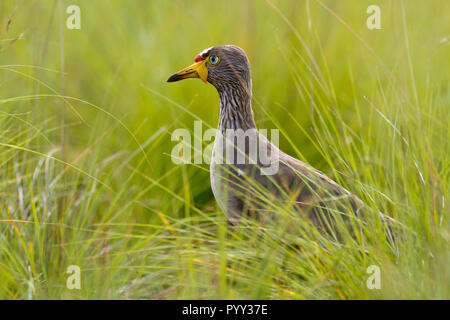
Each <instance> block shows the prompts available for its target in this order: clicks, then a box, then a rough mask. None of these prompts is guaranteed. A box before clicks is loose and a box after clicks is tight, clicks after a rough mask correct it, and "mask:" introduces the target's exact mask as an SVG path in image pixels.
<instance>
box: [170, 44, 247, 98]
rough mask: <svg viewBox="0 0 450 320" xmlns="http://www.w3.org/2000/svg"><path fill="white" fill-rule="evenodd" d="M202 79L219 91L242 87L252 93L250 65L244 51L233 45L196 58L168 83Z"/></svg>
mask: <svg viewBox="0 0 450 320" xmlns="http://www.w3.org/2000/svg"><path fill="white" fill-rule="evenodd" d="M187 78H200V79H201V80H202V81H203V82H204V83H208V82H209V83H211V84H212V85H213V86H215V87H216V88H217V90H219V92H220V91H221V90H224V89H225V88H227V87H229V86H234V87H236V86H240V87H243V88H245V90H247V91H251V74H250V63H249V61H248V58H247V55H246V54H245V52H244V50H242V49H241V48H239V47H236V46H232V45H225V46H216V47H211V48H208V49H206V50H204V51H202V52H201V53H199V54H198V55H197V56H196V57H195V63H194V64H193V65H191V66H189V67H187V68H185V69H183V70H181V71H178V72H177V73H175V74H173V75H172V76H170V78H169V79H168V80H167V82H174V81H179V80H182V79H187Z"/></svg>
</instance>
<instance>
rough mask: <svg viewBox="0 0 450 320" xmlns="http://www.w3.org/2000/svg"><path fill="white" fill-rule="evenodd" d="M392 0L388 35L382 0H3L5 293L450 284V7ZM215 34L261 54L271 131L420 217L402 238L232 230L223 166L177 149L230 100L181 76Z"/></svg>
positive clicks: (390, 290)
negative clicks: (219, 170) (75, 14)
mask: <svg viewBox="0 0 450 320" xmlns="http://www.w3.org/2000/svg"><path fill="white" fill-rule="evenodd" d="M73 3H76V4H79V5H80V7H81V18H82V28H81V30H73V31H71V30H67V29H66V28H65V27H64V24H65V19H66V17H67V14H66V13H65V8H66V7H67V6H68V5H69V4H73ZM377 3H378V4H379V6H380V7H381V18H382V22H381V24H382V29H381V30H373V31H371V30H368V29H367V28H366V19H367V16H368V15H367V14H366V8H367V7H368V6H369V5H371V4H374V3H373V1H365V0H364V1H352V0H347V1H339V2H338V1H325V0H320V1H319V0H310V1H294V0H293V1H273V2H269V1H268V2H265V1H248V2H245V3H242V2H241V1H226V2H225V1H224V2H219V3H216V2H211V1H210V2H204V1H189V2H188V1H137V0H135V1H127V2H126V3H125V1H114V2H111V1H106V0H104V1H103V0H97V1H90V2H88V1H61V3H59V2H58V1H56V2H55V3H54V2H53V1H45V2H38V1H24V0H22V1H21V0H17V1H13V0H6V1H1V2H0V298H2V299H48V298H49V299H136V298H146V299H184V298H189V299H371V298H374V299H390V298H401V299H413V298H420V299H430V298H437V299H449V298H450V290H449V285H448V284H449V283H450V272H449V268H448V261H449V232H450V229H449V224H448V222H449V220H448V219H449V214H448V211H449V210H448V208H449V205H450V204H449V201H448V195H449V168H450V167H449V161H450V159H449V150H450V146H449V141H450V130H449V128H448V126H449V123H450V112H449V105H450V74H449V72H448V70H450V60H449V59H448V57H449V56H450V40H449V36H450V31H449V30H450V20H449V19H447V18H446V16H445V12H450V3H448V2H447V1H444V0H442V1H437V0H435V1H428V2H427V3H426V4H425V3H424V2H421V1H393V0H391V1H387V0H379V1H377ZM54 4H55V6H54ZM60 5H61V6H60ZM12 14H13V15H12ZM11 15H12V17H11ZM10 17H11V20H10V21H11V23H10V24H9V27H8V28H6V26H7V24H8V19H9V18H10ZM309 23H310V24H311V26H312V28H311V29H309V28H308V24H309ZM7 29H8V30H7ZM19 35H21V37H19V38H17V39H16V37H17V36H19ZM11 39H16V40H15V41H13V40H11ZM218 44H236V45H238V46H240V47H242V48H244V49H245V50H246V52H247V54H248V56H249V58H250V61H251V64H252V73H253V89H254V102H253V109H254V112H255V117H256V121H257V125H258V127H260V128H268V129H271V128H278V129H280V147H281V149H282V150H284V151H286V152H287V153H289V154H291V155H293V156H296V157H297V158H299V159H301V160H303V161H306V162H307V163H309V164H311V165H313V166H314V167H316V168H318V169H320V170H322V171H323V172H325V173H326V174H327V175H329V176H330V177H332V178H333V179H335V180H336V181H338V182H339V183H340V184H342V185H343V186H345V187H346V188H347V189H349V190H350V191H351V192H353V193H354V194H356V195H358V196H359V197H360V198H361V199H362V200H363V201H364V202H365V203H366V204H367V206H368V207H370V208H372V209H373V210H374V211H381V212H384V213H386V214H387V215H389V216H391V217H393V218H395V219H396V220H398V221H400V222H401V223H402V224H403V225H405V227H404V228H401V230H399V233H398V239H397V243H396V245H397V252H392V251H391V250H390V249H389V247H388V245H387V243H386V241H385V240H384V236H383V230H382V228H381V227H380V226H379V224H377V219H376V218H375V217H370V218H368V227H367V228H366V230H365V232H364V233H363V234H362V235H361V236H360V237H358V238H357V239H353V238H350V237H347V238H345V239H344V241H342V242H335V241H332V240H330V239H325V238H323V237H321V236H320V235H319V234H318V233H317V232H316V230H314V229H313V228H312V227H311V226H308V225H307V224H306V225H305V222H304V221H301V219H299V218H298V217H297V218H295V217H290V216H288V215H286V221H285V223H282V224H280V225H278V226H264V227H261V226H259V225H258V224H257V223H256V222H254V221H245V222H244V223H243V224H242V225H241V226H240V227H231V226H230V225H229V224H228V222H227V220H226V218H225V216H224V214H223V213H222V212H220V210H219V209H218V208H217V207H216V203H215V201H214V199H213V195H212V192H211V190H210V184H209V167H208V165H206V164H205V165H203V164H202V165H175V164H173V163H172V161H171V159H170V152H171V149H172V147H173V146H174V145H175V142H172V141H171V139H170V135H171V133H172V131H173V130H174V129H176V128H186V129H188V130H190V131H193V128H194V125H193V121H194V120H198V119H201V120H202V121H203V129H204V130H205V129H206V128H209V127H212V128H214V127H216V124H217V121H218V103H219V102H218V95H217V93H216V92H215V89H214V88H213V87H212V86H210V85H208V86H206V85H204V84H203V83H202V82H201V81H194V80H189V81H183V82H181V83H176V84H167V83H166V82H165V80H166V79H167V78H168V76H170V75H171V74H172V73H174V72H175V71H177V70H179V69H180V68H182V67H185V66H187V65H189V64H190V63H192V61H193V58H194V56H195V55H196V54H197V53H198V52H200V51H202V50H203V49H205V48H207V47H210V46H213V45H218ZM62 53H63V56H64V59H61V54H62ZM205 146H206V145H205ZM278 211H279V213H280V215H281V216H283V214H284V213H286V208H281V207H280V208H278ZM285 224H289V225H291V226H298V230H302V231H301V233H302V237H298V238H296V239H295V241H296V246H295V247H294V246H292V245H288V244H286V241H284V240H285V236H286V235H285V228H284V226H285ZM262 230H263V231H264V232H263V234H262V232H261V231H262ZM373 264H375V265H378V266H379V267H380V269H381V286H382V288H381V290H369V289H368V288H367V287H366V280H367V278H368V276H369V275H368V274H367V273H366V269H367V267H368V266H370V265H373ZM69 265H78V266H80V268H81V289H80V290H69V289H68V288H67V287H66V280H67V278H68V276H69V275H68V274H66V270H67V268H68V266H69Z"/></svg>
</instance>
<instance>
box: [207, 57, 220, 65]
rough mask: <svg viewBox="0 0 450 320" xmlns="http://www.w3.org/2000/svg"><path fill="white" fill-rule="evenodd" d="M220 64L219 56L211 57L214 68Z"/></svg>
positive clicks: (210, 61)
mask: <svg viewBox="0 0 450 320" xmlns="http://www.w3.org/2000/svg"><path fill="white" fill-rule="evenodd" d="M219 62H220V58H219V57H218V56H215V55H211V56H209V63H211V64H212V65H213V66H215V65H217V64H219Z"/></svg>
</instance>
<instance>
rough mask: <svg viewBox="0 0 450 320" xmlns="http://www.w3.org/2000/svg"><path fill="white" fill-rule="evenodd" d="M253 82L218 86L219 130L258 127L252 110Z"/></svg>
mask: <svg viewBox="0 0 450 320" xmlns="http://www.w3.org/2000/svg"><path fill="white" fill-rule="evenodd" d="M251 90H252V89H251V83H250V84H248V86H247V87H244V86H242V85H235V86H234V85H227V86H225V87H218V88H217V91H218V92H219V97H220V115H219V126H218V130H220V131H221V132H225V131H226V130H227V129H242V130H244V131H245V130H248V129H254V128H256V124H255V120H254V118H253V110H252V102H251V101H252V93H251Z"/></svg>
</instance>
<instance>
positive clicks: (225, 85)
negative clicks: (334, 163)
mask: <svg viewBox="0 0 450 320" xmlns="http://www.w3.org/2000/svg"><path fill="white" fill-rule="evenodd" d="M195 60H196V64H194V65H192V66H190V67H188V68H186V69H184V70H182V71H180V72H178V73H176V74H174V75H172V76H171V77H170V78H169V79H168V81H169V82H172V81H178V80H181V79H184V78H201V79H202V80H203V81H204V82H208V83H211V84H212V85H213V86H214V87H216V89H217V91H218V93H219V97H220V116H219V125H218V133H220V134H221V135H218V136H216V141H215V146H214V151H213V159H212V161H211V167H210V169H211V170H210V171H211V187H212V190H213V193H214V196H215V198H216V200H217V202H218V204H219V206H220V208H221V209H222V210H223V211H224V212H225V213H226V215H227V216H228V218H229V220H230V221H231V222H232V223H233V224H237V223H239V220H240V219H241V217H242V216H243V215H246V214H255V215H256V216H257V217H258V218H260V219H265V218H267V217H270V219H271V220H273V219H272V218H274V217H275V218H276V215H277V212H279V211H280V208H284V209H283V210H289V211H295V212H297V213H300V214H301V215H302V216H304V217H306V218H308V219H310V221H312V222H313V223H314V224H315V225H316V226H317V227H318V228H320V229H325V230H326V231H332V230H333V221H335V216H336V215H335V214H331V212H337V211H339V212H341V213H342V215H343V216H347V218H346V219H348V216H349V215H350V214H349V212H351V214H352V215H353V216H357V215H358V214H359V212H360V210H361V208H362V207H363V203H362V201H361V200H360V199H358V198H357V197H356V196H354V195H352V194H351V193H350V192H348V191H347V190H346V189H345V188H343V187H341V186H339V185H338V184H337V183H336V182H334V181H333V180H332V179H330V178H328V177H327V176H326V175H325V174H323V173H322V172H320V171H318V170H316V169H314V168H312V167H310V166H308V165H307V164H305V163H303V162H302V161H300V160H298V159H295V158H293V157H291V156H289V155H287V154H286V153H284V152H282V151H280V150H279V149H278V148H277V147H276V146H274V145H273V144H272V143H271V142H270V141H268V139H267V138H266V137H264V135H262V134H260V133H259V132H258V131H257V130H256V125H255V121H254V117H253V111H252V107H251V101H252V81H251V71H250V63H249V61H248V58H247V56H246V54H245V52H244V51H243V50H242V49H240V48H239V47H236V46H231V45H226V46H216V47H212V48H209V49H207V50H205V51H203V52H202V53H201V54H199V55H198V56H197V57H196V59H195ZM237 129H242V132H240V133H239V134H235V135H234V136H232V135H231V136H229V135H227V132H228V131H230V132H232V133H236V130H237ZM243 134H247V136H246V137H244V138H247V139H244V140H245V143H244V144H241V145H239V144H238V143H237V141H238V139H240V138H242V135H243ZM253 138H256V141H257V142H258V143H259V147H260V149H261V147H262V148H263V149H264V150H266V151H267V154H268V155H269V156H270V155H274V154H278V159H277V161H278V163H277V167H278V170H277V172H275V174H272V175H265V174H264V173H263V171H262V170H261V168H264V167H267V166H268V163H267V162H262V161H260V159H257V161H256V163H250V161H246V163H242V162H238V161H237V158H238V155H239V154H241V155H242V154H243V155H245V156H246V160H249V156H250V151H251V148H252V146H254V143H255V140H252V139H253ZM227 143H228V144H227ZM230 145H231V147H232V148H231V150H234V151H233V153H234V157H231V160H232V161H231V163H230V162H229V161H228V162H227V161H225V160H226V159H225V158H226V156H228V155H229V153H227V152H226V151H227V150H226V148H227V146H230ZM218 154H219V155H222V156H221V157H220V160H222V161H220V160H219V161H218V158H219V157H218ZM222 162H225V163H222ZM269 165H270V163H269ZM286 208H287V209H286Z"/></svg>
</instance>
